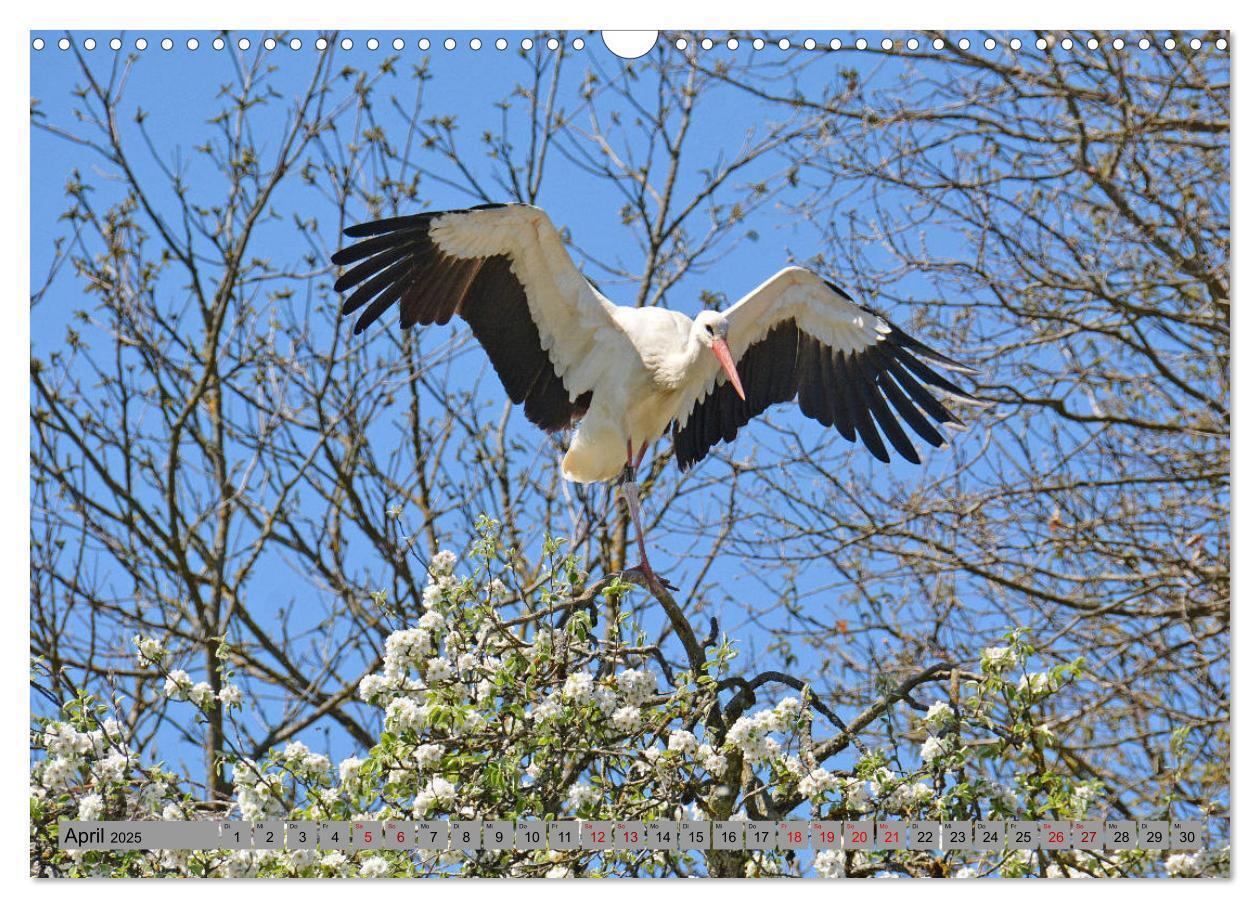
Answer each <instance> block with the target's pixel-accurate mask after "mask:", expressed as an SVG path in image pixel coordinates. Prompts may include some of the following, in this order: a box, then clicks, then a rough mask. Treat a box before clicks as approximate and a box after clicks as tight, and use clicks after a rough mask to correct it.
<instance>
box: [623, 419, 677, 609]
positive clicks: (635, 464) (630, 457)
mask: <svg viewBox="0 0 1260 908" xmlns="http://www.w3.org/2000/svg"><path fill="white" fill-rule="evenodd" d="M646 451H647V444H646V443H645V444H644V445H643V446H642V447H640V448H639V456H638V457H635V456H634V444H633V442H631V441H629V440H628V439H627V441H626V471H625V473H623V474H622V480H621V483H620V491H621V495H622V497H623V498H625V500H626V510H628V511H629V512H630V519H631V520H632V521H634V533H635V536H636V537H638V544H639V558H641V559H642V561H641V562H640V564H639V570H641V571H642V572H643V576H644V577H646V578H647V582H648V586H650V587H653V588H655V587H656V586H657V584H660V585H661V586H663V587H668V586H669V583H668V582H666V581H664V580H662V579H661V578H660V577H657V576H656V572H655V571H653V570H652V565H651V564H650V563H649V562H648V553H647V543H646V541H645V540H644V538H643V521H642V519H641V518H640V516H639V483H638V482H637V480H636V477H637V474H638V469H639V463H640V462H641V461H642V460H643V455H644V452H646Z"/></svg>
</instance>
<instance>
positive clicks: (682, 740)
mask: <svg viewBox="0 0 1260 908" xmlns="http://www.w3.org/2000/svg"><path fill="white" fill-rule="evenodd" d="M665 746H666V748H667V749H668V750H674V751H677V752H678V753H682V754H692V753H695V750H696V747H697V746H698V742H697V741H696V736H695V735H693V734H692V733H691V732H689V731H686V730H685V729H677V730H675V731H671V732H670V733H669V743H668V744H666V745H665Z"/></svg>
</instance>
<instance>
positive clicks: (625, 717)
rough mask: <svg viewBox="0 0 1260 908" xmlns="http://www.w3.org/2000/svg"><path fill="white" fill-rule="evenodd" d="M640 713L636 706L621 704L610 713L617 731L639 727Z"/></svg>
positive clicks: (632, 729)
mask: <svg viewBox="0 0 1260 908" xmlns="http://www.w3.org/2000/svg"><path fill="white" fill-rule="evenodd" d="M641 716H642V713H641V712H640V710H639V707H637V706H623V707H621V708H620V709H619V710H617V711H616V712H615V713H613V715H612V722H613V725H615V726H616V727H617V730H618V731H623V732H632V731H634V730H635V729H636V728H638V727H639V723H640V722H641V721H642V719H641Z"/></svg>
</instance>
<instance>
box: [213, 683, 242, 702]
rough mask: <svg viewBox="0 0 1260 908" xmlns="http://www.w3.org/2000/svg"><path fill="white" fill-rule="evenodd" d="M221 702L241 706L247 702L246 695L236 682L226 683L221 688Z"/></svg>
mask: <svg viewBox="0 0 1260 908" xmlns="http://www.w3.org/2000/svg"><path fill="white" fill-rule="evenodd" d="M219 702H220V703H222V704H223V705H224V706H240V705H241V704H242V703H244V702H245V696H244V694H242V693H241V689H240V688H239V687H237V686H236V685H235V684H225V685H223V686H222V687H221V688H219Z"/></svg>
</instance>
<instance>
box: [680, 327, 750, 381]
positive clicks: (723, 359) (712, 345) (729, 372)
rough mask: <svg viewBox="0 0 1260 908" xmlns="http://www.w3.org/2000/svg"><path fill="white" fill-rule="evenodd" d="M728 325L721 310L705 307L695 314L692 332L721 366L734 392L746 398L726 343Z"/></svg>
mask: <svg viewBox="0 0 1260 908" xmlns="http://www.w3.org/2000/svg"><path fill="white" fill-rule="evenodd" d="M728 327H729V325H728V323H727V321H726V316H724V315H723V314H722V313H721V312H716V311H714V310H712V309H706V310H704V311H703V312H701V313H700V314H699V315H697V316H696V321H695V325H694V327H693V328H692V334H694V335H695V336H696V338H697V339H698V340H699V341H700V345H701V346H704V347H708V348H709V349H710V350H711V351H712V352H713V355H714V357H716V358H717V361H718V363H720V364H721V366H722V371H724V372H725V373H726V377H727V379H729V380H730V383H731V387H733V388H734V389H735V393H736V394H738V395H739V397H740V399H741V400H746V399H747V398H745V397H744V386H743V385H742V384H741V383H740V380H739V373H738V372H737V371H735V359H734V357H732V356H731V348H730V347H728V346H727V345H726V331H727V328H728Z"/></svg>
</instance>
